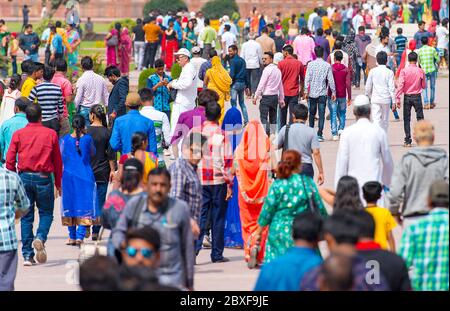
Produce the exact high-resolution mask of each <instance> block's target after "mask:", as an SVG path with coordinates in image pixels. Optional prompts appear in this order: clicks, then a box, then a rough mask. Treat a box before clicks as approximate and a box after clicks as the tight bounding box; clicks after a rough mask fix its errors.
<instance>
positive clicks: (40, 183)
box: [19, 173, 55, 259]
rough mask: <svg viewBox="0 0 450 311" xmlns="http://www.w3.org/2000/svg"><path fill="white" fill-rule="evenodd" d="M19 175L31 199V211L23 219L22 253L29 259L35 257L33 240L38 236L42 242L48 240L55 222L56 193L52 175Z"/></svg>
mask: <svg viewBox="0 0 450 311" xmlns="http://www.w3.org/2000/svg"><path fill="white" fill-rule="evenodd" d="M19 176H20V179H21V180H22V182H23V185H24V186H25V191H26V193H27V197H28V199H29V200H30V209H29V212H28V213H27V214H26V215H25V216H23V217H22V219H21V231H22V255H23V257H24V258H25V259H29V258H33V257H34V251H33V248H32V246H31V244H32V243H33V240H34V239H35V238H37V239H40V240H41V241H42V242H45V241H47V235H48V232H49V230H50V226H51V225H52V222H53V209H54V204H55V195H54V189H53V182H52V178H51V176H50V175H48V176H45V174H41V173H20V174H19ZM35 203H36V205H37V208H38V211H39V225H38V229H37V232H36V236H35V235H34V234H33V223H34V204H35Z"/></svg>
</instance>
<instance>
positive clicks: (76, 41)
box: [66, 24, 81, 70]
mask: <svg viewBox="0 0 450 311" xmlns="http://www.w3.org/2000/svg"><path fill="white" fill-rule="evenodd" d="M66 35H67V41H68V42H69V44H70V46H71V47H72V52H71V53H69V51H67V64H68V65H69V67H70V68H72V70H76V64H77V62H78V46H79V45H80V43H81V39H80V35H79V34H78V31H77V30H76V29H75V25H69V24H68V25H66Z"/></svg>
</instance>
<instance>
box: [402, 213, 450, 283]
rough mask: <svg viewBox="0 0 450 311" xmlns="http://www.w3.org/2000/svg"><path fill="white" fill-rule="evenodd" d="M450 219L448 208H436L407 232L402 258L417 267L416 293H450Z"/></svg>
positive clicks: (406, 230) (407, 263) (405, 232)
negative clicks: (449, 244)
mask: <svg viewBox="0 0 450 311" xmlns="http://www.w3.org/2000/svg"><path fill="white" fill-rule="evenodd" d="M448 216H449V214H448V209H447V208H434V209H433V210H432V211H431V212H430V214H429V215H428V216H426V217H425V218H423V219H421V220H418V221H417V223H414V224H412V225H411V226H409V227H408V228H406V229H405V231H404V232H403V236H402V241H401V244H400V249H399V254H400V255H401V256H402V257H403V258H404V259H405V262H406V265H407V266H408V267H412V266H413V267H414V269H413V276H412V278H411V281H412V287H413V289H414V290H426V291H435V290H449V278H448V274H449V270H448V269H449V268H448V264H449V259H448V256H449V252H448V247H449V246H448V243H449V240H448V226H449V223H448Z"/></svg>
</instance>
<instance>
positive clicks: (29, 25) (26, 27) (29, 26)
mask: <svg viewBox="0 0 450 311" xmlns="http://www.w3.org/2000/svg"><path fill="white" fill-rule="evenodd" d="M24 28H25V29H28V28H33V25H31V24H26V25H25V27H24Z"/></svg>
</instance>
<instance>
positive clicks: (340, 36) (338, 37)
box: [336, 35, 345, 42]
mask: <svg viewBox="0 0 450 311" xmlns="http://www.w3.org/2000/svg"><path fill="white" fill-rule="evenodd" d="M336 40H337V41H341V42H344V40H345V37H344V36H343V35H339V36H337V38H336Z"/></svg>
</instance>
